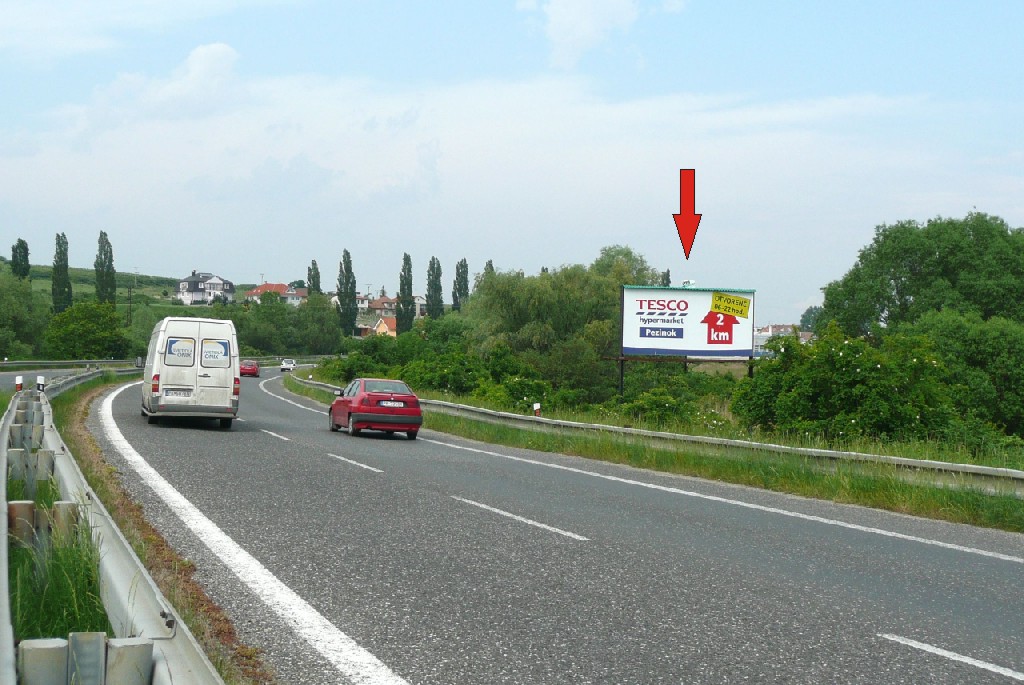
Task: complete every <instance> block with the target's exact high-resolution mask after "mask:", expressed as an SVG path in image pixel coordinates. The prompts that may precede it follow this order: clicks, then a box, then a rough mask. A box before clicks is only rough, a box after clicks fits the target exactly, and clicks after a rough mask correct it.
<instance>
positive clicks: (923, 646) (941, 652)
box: [878, 633, 1024, 682]
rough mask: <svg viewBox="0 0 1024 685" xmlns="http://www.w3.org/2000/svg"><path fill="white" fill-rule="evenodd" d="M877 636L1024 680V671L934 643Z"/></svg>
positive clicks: (892, 636) (897, 636)
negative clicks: (952, 650) (943, 647)
mask: <svg viewBox="0 0 1024 685" xmlns="http://www.w3.org/2000/svg"><path fill="white" fill-rule="evenodd" d="M878 637H882V638H885V639H886V640H892V641H893V642H898V643H900V644H901V645H906V646H907V647H913V648H914V649H920V650H921V651H923V652H928V653H929V654H934V655H936V656H941V657H943V658H945V659H950V660H952V661H958V662H960V663H962V664H968V665H970V666H974V667H976V668H981V669H984V670H986V671H991V672H992V673H998V674H999V675H1004V676H1007V677H1008V678H1013V679H1014V680H1019V681H1021V682H1024V673H1018V672H1017V671H1011V670H1010V669H1008V668H1003V667H1002V666H996V665H995V664H990V663H988V662H987V661H979V660H978V659H972V658H971V657H969V656H964V655H963V654H957V653H956V652H950V651H949V650H945V649H941V648H939V647H936V646H934V645H929V644H925V643H924V642H918V641H917V640H911V639H910V638H906V637H900V636H899V635H889V634H886V633H879V634H878Z"/></svg>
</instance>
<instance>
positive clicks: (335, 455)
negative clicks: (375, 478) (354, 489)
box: [327, 452, 384, 473]
mask: <svg viewBox="0 0 1024 685" xmlns="http://www.w3.org/2000/svg"><path fill="white" fill-rule="evenodd" d="M327 456H328V457H333V458H335V459H338V460H340V461H343V462H345V463H348V464H352V465H353V466H358V467H360V468H364V469H366V470H367V471H373V472H375V473H384V472H383V471H381V470H380V469H375V468H373V467H372V466H367V465H366V464H360V463H359V462H358V461H353V460H351V459H346V458H345V457H342V456H339V455H337V454H331V453H330V452H328V453H327Z"/></svg>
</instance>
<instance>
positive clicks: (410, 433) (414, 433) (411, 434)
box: [405, 431, 420, 440]
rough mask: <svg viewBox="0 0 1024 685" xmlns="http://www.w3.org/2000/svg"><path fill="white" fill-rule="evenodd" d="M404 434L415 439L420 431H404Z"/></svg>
mask: <svg viewBox="0 0 1024 685" xmlns="http://www.w3.org/2000/svg"><path fill="white" fill-rule="evenodd" d="M405 434H406V435H408V436H409V439H410V440H415V439H416V436H417V435H419V434H420V432H419V431H406V432H405Z"/></svg>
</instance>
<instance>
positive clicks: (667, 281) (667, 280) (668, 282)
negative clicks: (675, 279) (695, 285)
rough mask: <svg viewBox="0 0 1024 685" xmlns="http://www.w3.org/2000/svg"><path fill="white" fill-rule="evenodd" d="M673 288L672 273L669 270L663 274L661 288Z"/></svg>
mask: <svg viewBox="0 0 1024 685" xmlns="http://www.w3.org/2000/svg"><path fill="white" fill-rule="evenodd" d="M671 286H672V272H671V271H669V270H668V269H665V270H664V271H663V272H662V273H661V287H662V288H668V287H671Z"/></svg>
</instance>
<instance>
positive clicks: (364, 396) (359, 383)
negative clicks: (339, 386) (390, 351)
mask: <svg viewBox="0 0 1024 685" xmlns="http://www.w3.org/2000/svg"><path fill="white" fill-rule="evenodd" d="M335 394H336V395H337V397H336V398H335V399H334V402H333V403H332V404H331V407H330V409H328V410H327V420H328V425H329V426H330V429H331V430H332V431H336V430H338V429H339V428H345V429H347V430H348V434H349V435H358V434H359V431H362V430H377V431H384V432H386V433H388V434H393V433H399V432H404V433H405V434H406V435H407V436H409V439H410V440H415V439H416V434H417V433H419V430H420V426H422V425H423V412H422V410H421V409H420V400H419V398H418V397H416V394H415V393H413V391H412V390H410V389H409V386H408V385H406V384H405V383H403V382H402V381H395V380H388V379H385V378H357V379H355V380H354V381H352V382H351V383H349V384H348V386H347V387H346V388H345V389H344V390H339V391H337V392H336V393H335Z"/></svg>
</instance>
